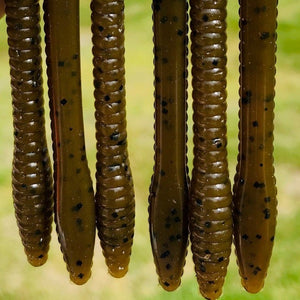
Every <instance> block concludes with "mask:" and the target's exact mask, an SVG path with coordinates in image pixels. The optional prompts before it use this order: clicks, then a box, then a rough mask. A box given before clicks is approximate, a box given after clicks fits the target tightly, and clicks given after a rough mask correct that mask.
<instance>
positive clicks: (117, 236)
mask: <svg viewBox="0 0 300 300" xmlns="http://www.w3.org/2000/svg"><path fill="white" fill-rule="evenodd" d="M91 9H92V32H93V38H92V41H93V45H94V47H93V55H94V59H93V63H94V86H95V92H94V95H95V109H96V113H95V117H96V139H97V163H96V170H97V172H96V197H95V198H96V224H97V229H98V235H99V238H100V241H101V246H102V249H103V254H104V256H105V259H106V264H107V266H108V270H109V272H110V274H111V275H112V276H114V277H123V276H124V275H125V274H126V273H127V271H128V264H129V260H130V254H131V246H132V243H133V235H134V216H135V202H134V190H133V181H132V176H131V170H130V165H129V158H128V152H127V132H126V113H125V103H126V101H125V67H124V1H112V0H106V1H100V0H93V1H92V4H91Z"/></svg>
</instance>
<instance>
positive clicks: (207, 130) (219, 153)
mask: <svg viewBox="0 0 300 300" xmlns="http://www.w3.org/2000/svg"><path fill="white" fill-rule="evenodd" d="M190 6H191V10H190V16H191V41H192V46H191V51H192V75H193V80H192V86H193V109H194V115H193V119H194V128H193V129H194V161H193V163H194V168H193V171H192V181H191V202H190V232H191V243H192V252H193V260H194V263H195V270H196V274H197V280H198V283H199V288H200V292H201V294H202V295H203V296H204V297H205V298H206V299H217V298H218V297H219V296H220V295H221V293H222V286H223V283H224V278H225V275H226V271H227V265H228V262H229V256H230V252H231V243H232V214H231V200H232V197H231V185H230V180H229V174H228V163H227V150H226V145H227V138H226V96H227V95H226V60H227V59H226V0H218V1H212V0H202V1H197V0H191V1H190Z"/></svg>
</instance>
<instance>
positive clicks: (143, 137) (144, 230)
mask: <svg viewBox="0 0 300 300" xmlns="http://www.w3.org/2000/svg"><path fill="white" fill-rule="evenodd" d="M237 2H238V1H232V0H229V3H228V19H227V21H228V158H229V166H230V175H231V178H233V176H234V171H235V165H236V156H237V145H238V140H237V128H238V116H237V112H238V76H239V74H238V3H237ZM125 5H126V9H125V14H126V90H127V121H128V140H129V152H130V159H131V166H132V171H133V178H134V183H135V192H136V230H135V240H134V246H133V251H132V257H131V264H130V270H129V273H128V274H127V276H126V277H125V278H123V279H114V278H112V277H110V276H109V275H108V273H107V269H106V266H105V264H104V259H103V257H102V253H101V250H100V248H99V242H98V240H97V242H96V249H95V256H94V265H93V274H92V277H91V279H90V280H89V282H88V283H87V284H85V285H84V286H80V287H78V286H76V285H74V284H72V283H71V282H70V281H69V277H68V273H67V271H66V267H65V264H64V262H63V259H62V255H61V253H60V251H59V246H58V243H57V237H56V234H55V231H53V237H52V241H51V247H50V252H49V259H48V262H47V263H46V264H45V265H44V266H42V267H40V268H34V267H31V266H30V265H29V264H28V263H27V261H26V257H25V254H24V252H23V247H22V244H21V241H20V238H19V235H18V230H17V226H16V222H15V219H14V212H13V205H12V196H11V194H12V191H11V161H12V147H13V128H12V108H11V97H10V79H9V66H8V55H7V46H6V39H7V36H6V33H5V32H6V29H5V28H6V25H5V20H4V19H2V20H1V21H0V32H1V35H0V66H1V68H0V95H1V96H0V97H1V101H0V120H1V121H0V122H1V123H0V124H1V127H0V145H1V146H0V157H2V159H1V164H0V195H1V201H0V254H1V255H0V299H71V298H72V299H83V298H84V299H108V300H110V299H128V300H130V299H145V300H146V299H149V300H150V299H201V296H200V295H199V293H198V288H197V283H196V280H195V276H194V271H193V265H192V259H191V253H190V252H189V254H188V256H187V263H186V267H185V271H184V275H183V278H182V285H181V287H180V288H179V289H178V290H177V291H175V292H172V293H168V292H165V291H163V290H162V288H160V287H159V285H158V281H157V276H156V272H155V267H154V264H153V260H152V254H151V247H150V241H149V235H148V221H147V219H148V215H147V207H148V188H149V184H150V177H151V174H152V167H153V122H154V120H153V101H154V99H153V64H152V48H153V45H152V19H151V14H152V11H151V1H150V0H144V1H134V0H126V1H125ZM278 8H279V15H278V24H279V26H278V51H277V76H276V78H277V85H276V108H275V116H276V118H275V134H274V136H275V141H274V145H275V153H274V155H275V168H276V177H277V187H278V201H279V206H278V209H279V215H278V226H277V234H276V239H275V240H276V242H275V246H274V251H273V257H272V260H271V265H270V268H269V275H268V277H267V279H266V283H265V288H264V289H263V291H262V292H261V293H259V294H257V295H250V294H247V293H246V292H245V291H244V290H243V289H242V287H241V286H240V279H239V276H238V271H237V266H236V263H235V257H234V255H232V258H231V263H230V265H229V270H228V276H227V278H226V283H225V286H224V289H223V296H222V299H224V300H225V299H228V300H229V299H231V300H232V299H264V300H265V299H272V300H274V299H298V298H299V295H300V260H299V259H298V257H299V253H300V234H299V233H300V231H299V228H300V197H299V194H300V151H299V147H300V135H299V131H298V130H299V124H300V100H299V94H300V87H299V82H300V72H299V71H300V35H299V32H298V31H299V27H300V4H299V1H298V0H280V1H279V7H278ZM81 51H82V53H81V55H82V56H81V57H82V58H81V59H82V86H83V103H84V117H85V119H84V122H85V137H86V147H87V155H88V159H89V165H90V169H91V172H92V174H94V173H95V152H96V150H95V138H94V136H95V130H94V112H93V111H94V106H93V101H94V100H93V85H92V84H93V78H92V55H91V33H90V10H89V1H87V0H82V1H81ZM44 69H45V68H44ZM44 81H45V80H44ZM45 91H47V88H46V86H45ZM189 94H190V91H189ZM45 103H46V116H47V130H48V144H49V148H51V142H50V133H49V120H48V116H49V110H48V97H47V92H45ZM189 106H190V107H191V97H189ZM189 116H190V117H189V132H188V136H189V154H188V156H189V166H190V169H191V163H192V143H191V141H192V130H191V128H192V125H191V110H189Z"/></svg>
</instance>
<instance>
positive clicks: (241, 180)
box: [233, 0, 277, 293]
mask: <svg viewBox="0 0 300 300" xmlns="http://www.w3.org/2000/svg"><path fill="white" fill-rule="evenodd" d="M276 6H277V1H276V0H262V1H261V0H259V1H258V0H254V1H244V0H241V1H240V39H241V42H240V51H241V53H240V101H239V105H240V112H239V116H240V123H239V130H240V131H239V139H240V144H239V156H238V165H237V173H236V176H235V185H234V197H233V201H234V241H235V248H236V254H237V258H238V265H239V270H240V275H241V278H242V284H243V286H244V287H245V289H246V290H247V291H249V292H251V293H256V292H258V291H259V290H260V289H261V288H262V287H263V285H264V279H265V277H266V274H267V269H268V266H269V262H270V258H271V254H272V248H273V241H274V235H275V227H276V215H277V208H276V207H277V199H276V193H277V190H276V186H275V176H274V167H273V129H274V125H273V119H274V112H273V109H274V95H275V92H274V86H275V61H276V57H275V51H276V26H277V23H276V17H277V8H276Z"/></svg>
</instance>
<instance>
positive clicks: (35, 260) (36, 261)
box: [27, 254, 48, 267]
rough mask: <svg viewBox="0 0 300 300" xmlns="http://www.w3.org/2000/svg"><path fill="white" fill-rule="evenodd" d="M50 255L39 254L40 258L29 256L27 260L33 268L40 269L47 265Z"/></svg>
mask: <svg viewBox="0 0 300 300" xmlns="http://www.w3.org/2000/svg"><path fill="white" fill-rule="evenodd" d="M47 259H48V254H39V255H38V256H33V255H28V254H27V260H28V262H29V263H30V264H31V265H32V266H33V267H40V266H42V265H43V264H45V263H46V261H47Z"/></svg>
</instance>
